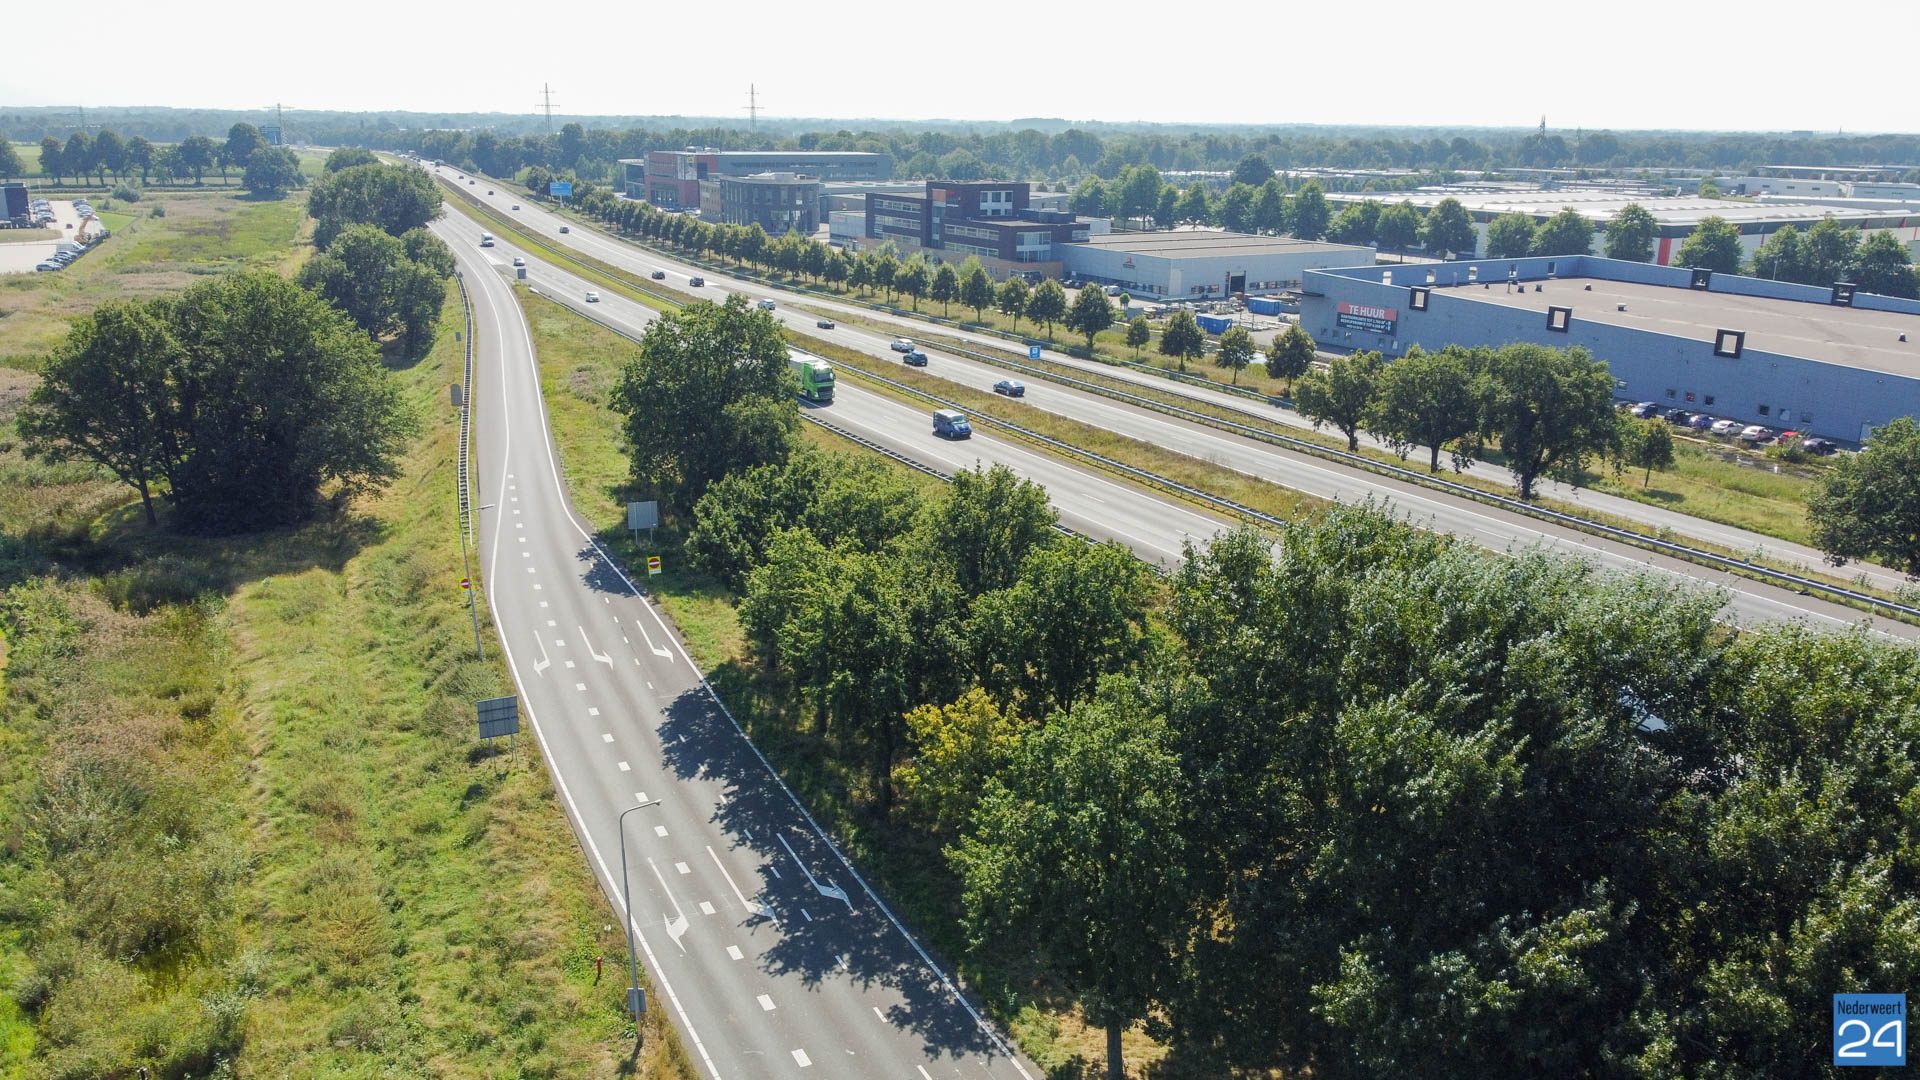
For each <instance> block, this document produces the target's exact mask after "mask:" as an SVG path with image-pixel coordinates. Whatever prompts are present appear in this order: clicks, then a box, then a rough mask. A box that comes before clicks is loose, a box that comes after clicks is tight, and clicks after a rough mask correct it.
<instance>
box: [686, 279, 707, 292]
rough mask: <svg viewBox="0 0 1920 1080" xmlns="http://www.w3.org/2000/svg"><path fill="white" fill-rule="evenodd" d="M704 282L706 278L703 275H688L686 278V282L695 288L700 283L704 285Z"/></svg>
mask: <svg viewBox="0 0 1920 1080" xmlns="http://www.w3.org/2000/svg"><path fill="white" fill-rule="evenodd" d="M706 283H707V279H706V278H703V277H690V278H688V279H687V284H688V285H691V286H693V287H694V288H696V289H697V288H699V287H700V286H702V285H705V284H706Z"/></svg>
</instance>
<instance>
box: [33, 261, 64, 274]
mask: <svg viewBox="0 0 1920 1080" xmlns="http://www.w3.org/2000/svg"><path fill="white" fill-rule="evenodd" d="M34 269H35V270H38V271H42V272H45V271H48V270H58V269H60V264H59V263H50V262H43V263H41V264H40V265H38V266H36V267H34Z"/></svg>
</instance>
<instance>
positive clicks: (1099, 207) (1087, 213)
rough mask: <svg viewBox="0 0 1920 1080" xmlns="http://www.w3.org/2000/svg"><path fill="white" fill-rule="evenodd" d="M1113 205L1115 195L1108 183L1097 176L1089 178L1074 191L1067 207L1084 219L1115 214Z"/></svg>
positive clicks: (1081, 182)
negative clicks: (1108, 187)
mask: <svg viewBox="0 0 1920 1080" xmlns="http://www.w3.org/2000/svg"><path fill="white" fill-rule="evenodd" d="M1113 203H1114V199H1113V194H1112V192H1110V191H1109V190H1108V189H1107V185H1106V183H1105V182H1104V181H1102V180H1101V179H1100V178H1099V177H1097V176H1089V177H1087V178H1086V179H1085V180H1082V181H1080V186H1079V187H1077V188H1075V189H1074V192H1073V198H1071V199H1069V200H1068V201H1067V207H1068V209H1070V210H1072V211H1073V212H1074V213H1076V214H1080V215H1082V216H1084V217H1106V216H1108V215H1110V214H1112V213H1113Z"/></svg>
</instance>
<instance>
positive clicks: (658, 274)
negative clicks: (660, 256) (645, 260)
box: [647, 270, 667, 281]
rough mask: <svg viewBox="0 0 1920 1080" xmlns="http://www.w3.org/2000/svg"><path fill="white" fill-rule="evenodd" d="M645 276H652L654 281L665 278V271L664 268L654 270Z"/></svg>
mask: <svg viewBox="0 0 1920 1080" xmlns="http://www.w3.org/2000/svg"><path fill="white" fill-rule="evenodd" d="M647 276H648V277H650V278H652V279H653V280H655V281H665V280H667V272H666V271H665V270H655V271H654V272H653V273H651V274H648V275H647Z"/></svg>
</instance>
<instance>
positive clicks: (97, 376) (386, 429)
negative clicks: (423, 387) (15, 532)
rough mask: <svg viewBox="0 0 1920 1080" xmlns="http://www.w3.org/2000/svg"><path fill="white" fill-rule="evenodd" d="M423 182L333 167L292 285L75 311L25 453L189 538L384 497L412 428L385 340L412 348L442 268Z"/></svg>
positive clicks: (53, 359)
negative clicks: (65, 467) (134, 500)
mask: <svg viewBox="0 0 1920 1080" xmlns="http://www.w3.org/2000/svg"><path fill="white" fill-rule="evenodd" d="M416 180H417V181H418V182H416ZM421 183H424V184H425V186H426V188H427V191H426V192H425V193H424V194H426V195H428V196H431V198H430V199H423V198H421V197H420V196H421V195H422V194H423V193H422V192H421V191H420V190H419V188H420V184H421ZM432 187H433V185H432V181H430V180H427V179H426V178H425V177H424V176H421V175H420V173H419V170H417V169H407V168H403V167H400V166H384V165H362V166H358V167H355V168H347V169H342V170H340V171H338V172H336V173H334V174H332V175H330V176H329V177H328V178H327V179H326V180H324V181H322V182H321V183H320V184H318V185H316V187H315V192H314V195H315V198H316V200H317V201H316V202H315V203H314V204H310V206H309V209H310V211H311V212H312V213H313V214H314V216H315V217H316V218H318V219H319V224H318V227H317V228H316V232H315V242H316V245H317V246H319V247H320V248H321V253H320V254H319V255H318V256H316V257H315V258H314V259H313V260H311V261H310V262H308V263H307V265H306V266H305V267H304V268H303V269H302V271H301V274H300V277H299V282H298V283H295V282H292V281H288V280H286V279H284V278H282V277H280V276H278V275H276V274H273V273H270V272H265V271H260V272H249V273H235V274H229V275H226V276H223V277H220V278H217V279H215V280H212V281H208V282H205V283H203V284H200V285H195V286H193V287H192V288H189V289H187V290H186V291H185V292H182V293H180V294H178V295H175V296H163V297H158V298H155V299H151V300H137V301H136V300H110V301H108V302H107V303H105V304H102V305H101V306H100V307H98V308H96V309H95V310H94V311H92V312H91V313H89V314H87V315H85V316H82V317H81V318H79V319H78V320H76V321H75V322H74V324H73V326H72V328H71V329H70V330H69V332H68V334H67V337H66V339H65V340H64V341H63V342H61V343H60V344H59V345H58V346H56V347H55V348H54V349H53V350H52V352H51V353H50V354H49V355H48V356H47V357H46V358H45V359H44V361H43V362H42V364H41V368H40V375H41V382H40V385H39V386H37V387H36V388H35V389H34V390H33V392H32V394H31V395H29V397H28V399H27V402H26V404H25V406H24V407H23V408H22V409H21V412H20V415H19V418H18V421H17V425H18V428H19V431H20V434H21V436H22V439H23V442H24V444H25V447H26V450H27V452H28V453H29V454H30V455H32V456H35V457H39V458H43V459H47V460H53V461H63V460H79V461H89V462H92V463H94V464H96V465H98V466H99V467H101V468H103V469H105V470H106V471H108V472H109V473H111V474H112V475H113V476H114V477H116V478H117V479H119V480H120V481H122V482H123V483H125V484H127V485H128V486H129V487H131V488H132V489H134V490H135V491H137V492H138V493H139V495H140V500H141V505H142V507H143V509H144V511H145V514H146V518H147V522H148V523H149V524H150V525H151V524H157V523H158V521H159V515H158V513H157V509H156V503H157V502H158V501H159V500H162V499H164V500H166V501H167V502H169V503H170V504H171V505H172V506H173V508H174V519H173V520H174V523H175V524H177V525H178V526H179V527H181V528H183V529H187V530H190V531H198V532H213V533H224V532H240V531H245V530H249V529H255V528H261V527H266V526H273V525H282V524H287V523H290V522H295V521H299V520H302V519H304V518H306V517H308V516H310V515H311V514H312V513H313V512H314V511H315V510H316V509H317V508H318V507H319V506H321V505H322V503H323V501H324V500H325V499H327V498H328V497H331V498H333V499H336V500H344V499H347V498H351V497H352V496H354V495H356V494H358V493H360V492H364V491H368V490H372V489H375V488H378V487H380V486H383V485H384V484H385V483H386V482H388V481H389V480H391V479H392V478H393V477H394V475H396V472H397V470H398V467H399V465H398V462H399V455H400V451H401V450H402V448H403V447H404V445H405V442H406V440H407V439H408V438H409V437H410V436H411V435H412V434H413V432H414V431H415V430H416V427H417V422H416V419H415V418H414V417H413V416H412V414H411V413H409V412H408V411H407V410H406V409H405V408H404V407H403V404H402V402H401V400H400V397H399V391H398V388H397V386H396V385H395V384H394V383H393V381H392V379H391V377H390V376H389V375H388V373H387V371H386V368H385V367H384V366H383V365H382V364H381V362H380V350H379V342H380V340H381V339H383V338H386V337H388V336H390V335H398V337H399V343H400V345H401V347H402V348H403V349H405V350H407V351H409V352H412V351H417V350H418V349H419V348H421V347H422V346H424V345H425V344H426V342H427V341H428V340H429V338H430V336H431V328H432V326H433V322H434V320H435V319H436V318H437V316H438V313H439V309H440V304H441V302H442V301H443V299H444V296H445V288H446V286H445V282H446V279H447V277H448V276H449V275H450V274H451V273H452V271H453V258H452V254H451V253H450V252H449V251H448V250H447V249H446V246H445V245H444V244H442V243H441V242H440V241H439V239H438V238H436V237H434V236H432V235H431V234H429V233H427V232H426V231H425V229H424V228H423V226H424V225H425V224H426V223H427V222H428V221H429V220H431V219H432V218H433V217H434V216H436V215H437V214H438V213H439V208H440V202H439V198H438V196H437V195H434V194H433V192H432Z"/></svg>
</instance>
